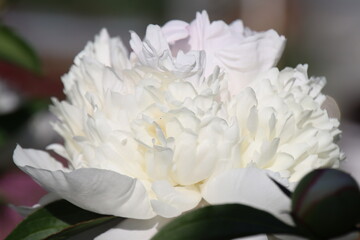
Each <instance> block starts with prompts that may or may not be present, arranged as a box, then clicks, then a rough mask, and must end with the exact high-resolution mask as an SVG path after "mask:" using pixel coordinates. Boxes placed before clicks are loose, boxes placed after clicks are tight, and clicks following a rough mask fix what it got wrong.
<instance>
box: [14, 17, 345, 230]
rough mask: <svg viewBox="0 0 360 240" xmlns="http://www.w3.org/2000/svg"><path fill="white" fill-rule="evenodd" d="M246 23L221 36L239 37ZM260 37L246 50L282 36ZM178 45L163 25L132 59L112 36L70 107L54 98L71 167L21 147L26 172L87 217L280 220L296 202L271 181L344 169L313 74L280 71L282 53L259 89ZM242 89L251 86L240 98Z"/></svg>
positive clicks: (103, 37)
mask: <svg viewBox="0 0 360 240" xmlns="http://www.w3.org/2000/svg"><path fill="white" fill-rule="evenodd" d="M200 16H202V18H205V17H206V16H207V15H206V13H203V14H202V15H198V18H199V17H200ZM196 22H201V21H200V20H199V19H197V20H196V21H195V23H196ZM205 22H206V21H205ZM195 23H194V24H195ZM239 24H240V23H239V22H237V23H235V24H233V25H231V26H230V27H228V26H226V25H224V24H223V23H221V22H220V23H215V24H214V23H213V24H212V25H210V26H223V30H224V31H225V33H226V32H227V33H228V34H229V33H232V34H233V35H234V36H238V35H240V32H241V31H240V30H234V29H236V27H235V26H238V25H239ZM169 25H170V26H171V24H170V23H169ZM169 25H168V26H169ZM195 25H196V24H195ZM165 29H166V28H165ZM190 29H191V27H190ZM210 30H211V29H210ZM238 31H239V32H238ZM190 32H191V31H190ZM210 32H212V30H211V31H210ZM225 33H224V34H225ZM191 34H192V35H190V36H191V37H190V40H191V39H193V40H191V41H190V42H191V43H192V42H193V41H195V40H196V39H195V35H193V33H192V32H191ZM249 34H250V33H248V34H245V35H246V36H248V35H249ZM251 34H253V35H252V36H257V33H251ZM251 34H250V35H251ZM180 35H181V34H180ZM205 35H206V34H205ZM260 35H261V37H249V38H250V40H247V41H249V44H250V45H252V44H255V45H259V44H260V43H258V42H257V41H260V42H263V41H264V42H269V41H270V42H271V41H272V40H271V39H272V38H273V36H274V33H273V32H270V37H269V36H268V34H263V33H262V34H260ZM169 36H173V37H169ZM174 36H178V35H176V34H175V35H171V34H170V35H169V34H164V28H160V27H159V26H156V25H149V26H148V28H147V31H146V36H145V39H144V40H143V41H142V40H141V39H140V38H139V37H138V36H137V35H136V34H135V33H131V40H130V45H131V48H132V52H131V54H130V57H128V53H127V51H126V49H125V47H124V46H123V44H122V42H121V40H120V39H119V38H110V37H109V35H108V33H107V32H106V30H102V31H101V33H100V34H99V35H98V36H97V37H96V38H95V41H94V42H90V43H88V44H87V46H86V47H85V49H84V50H83V51H82V52H81V53H80V54H79V55H78V56H77V57H76V58H75V61H74V65H73V66H72V68H71V69H70V72H69V73H68V74H67V75H65V76H64V77H63V78H62V81H63V83H64V93H65V94H66V96H67V99H66V100H64V101H61V102H60V101H58V100H57V99H53V106H52V107H51V110H52V112H53V113H54V114H55V115H56V116H57V117H58V119H59V121H58V122H56V123H54V129H55V130H56V131H57V132H58V133H59V134H60V135H61V136H62V137H63V138H64V144H63V145H60V144H53V145H50V146H49V147H48V149H49V150H53V151H55V152H56V153H57V154H59V155H61V156H62V157H64V158H66V159H67V160H68V162H69V163H68V166H67V167H65V166H63V165H62V164H60V163H59V162H57V161H56V160H54V159H53V158H52V157H51V156H50V155H49V154H48V153H46V152H43V151H39V150H33V149H22V148H21V147H20V146H18V147H17V148H16V150H15V153H14V161H15V163H16V164H17V165H18V166H19V167H20V168H21V169H22V170H23V171H25V172H27V173H28V174H30V175H31V176H32V177H33V178H34V179H35V180H36V181H37V182H38V183H39V184H41V185H42V186H43V187H44V188H45V189H47V190H48V191H50V192H54V193H56V194H57V195H59V196H61V197H62V198H64V199H66V200H68V201H70V202H72V203H74V204H75V205H77V206H79V207H82V208H84V209H87V210H90V211H94V212H97V213H102V214H111V215H116V216H121V217H126V218H132V219H151V218H154V217H155V219H158V218H162V217H163V218H173V217H176V216H178V215H180V214H181V213H183V212H185V211H188V210H191V209H193V208H195V207H197V206H198V205H199V203H200V202H201V201H202V200H205V201H207V202H208V203H210V204H217V203H226V202H242V203H246V204H249V205H252V206H256V207H260V208H262V209H270V211H271V212H274V213H275V214H276V213H277V214H279V212H280V211H281V210H283V209H286V206H287V205H288V204H289V202H288V200H287V199H285V198H284V197H283V196H282V194H281V192H280V190H279V189H277V187H276V186H275V185H274V184H273V183H272V182H271V180H270V179H269V178H268V177H267V174H270V175H272V176H273V177H275V178H277V179H278V180H280V181H282V182H284V183H288V181H290V182H296V181H298V180H299V179H300V178H301V177H302V176H303V175H304V174H306V173H307V172H308V171H310V170H312V169H314V168H318V167H324V166H326V167H337V166H338V165H339V161H340V159H341V158H342V154H341V152H340V151H339V147H338V146H337V145H336V144H335V143H334V139H336V138H337V136H338V135H339V130H338V125H339V122H338V120H337V119H333V118H330V117H329V116H328V114H327V112H326V110H323V109H322V108H321V105H322V103H323V102H324V100H325V96H324V95H323V94H322V93H321V89H322V87H323V86H324V84H325V80H324V79H323V78H310V79H309V78H308V76H307V73H306V71H307V67H306V66H302V65H299V66H298V67H297V68H295V69H292V68H286V69H284V70H282V71H279V70H278V69H277V68H271V66H272V64H274V62H276V59H277V58H278V57H277V54H278V52H279V49H280V48H277V49H278V50H275V51H274V52H277V54H273V55H272V56H273V57H271V58H272V60H271V61H269V62H267V61H265V62H267V63H266V64H265V62H262V61H259V62H257V61H255V63H252V64H251V65H252V66H253V67H252V68H251V69H252V70H251V71H250V72H254V75H252V76H253V77H252V78H251V81H247V80H242V79H240V80H239V81H237V80H235V79H234V78H233V75H232V74H230V72H231V71H232V70H231V71H230V70H229V68H228V67H229V65H228V64H225V65H222V64H218V66H215V64H217V63H214V62H212V63H211V61H210V60H209V59H211V58H212V57H211V56H212V54H213V56H215V55H216V54H215V53H214V52H212V50H209V49H208V48H207V47H205V48H202V49H200V50H198V49H196V47H193V46H192V49H187V50H186V51H182V50H181V49H180V50H179V51H174V46H176V41H175V40H178V39H182V38H175V37H174ZM181 36H183V35H181ZM234 36H232V37H229V39H231V41H235V39H234ZM276 36H277V35H276ZM178 37H179V36H178ZM277 37H278V36H277ZM220 38H221V36H220ZM244 38H245V39H247V37H244ZM268 38H269V39H270V40H269V39H268ZM174 39H175V40H174ZM221 39H222V38H221ZM240 39H241V38H240ZM281 39H282V38H280V40H281ZM210 40H211V39H210ZM210 40H209V41H210ZM169 41H172V42H174V43H170V44H169ZM207 41H208V39H207V40H205V42H207ZM211 41H212V40H211ZM281 41H282V40H281ZM195 42H196V41H195ZM199 42H201V41H199ZM254 42H256V43H254ZM174 44H175V45H174ZM245 45H246V46H247V44H245ZM260 45H261V46H262V44H260ZM194 46H195V45H194ZM229 46H230V45H229ZM237 46H238V45H235V47H234V48H235V49H236V51H240V50H239V49H242V48H239V49H237ZM213 49H216V48H213ZM259 49H260V50H259ZM261 49H262V48H256V47H254V48H252V47H251V48H246V47H244V48H243V51H244V53H243V52H241V53H242V54H240V55H239V56H240V57H241V58H242V56H248V55H249V56H258V55H259V54H260V55H262V54H263V51H265V50H261ZM219 51H220V52H221V50H219ZM253 51H255V52H256V53H254V52H253ZM265 52H266V51H265ZM214 54H215V55H214ZM265 55H266V54H265ZM266 56H268V55H266ZM264 58H267V57H264ZM219 59H221V58H219ZM259 59H262V58H259ZM241 61H245V60H244V59H241ZM270 62H271V64H268V63H270ZM239 69H240V70H239ZM239 69H235V70H234V71H235V72H236V73H242V70H241V68H239ZM245 72H246V71H245ZM242 81H245V82H246V84H245V85H246V86H245V85H244V83H245V82H242ZM236 83H238V84H239V86H240V85H241V87H239V88H238V89H237V90H236V91H235V92H230V91H229V87H230V88H231V86H232V84H236ZM237 91H238V92H237ZM224 93H225V94H224ZM226 93H228V94H226ZM260 187H261V188H262V190H263V191H258V189H259V188H260ZM264 196H265V198H264ZM264 199H265V200H264ZM141 221H144V220H141ZM145 222H147V221H145ZM152 226H153V225H152Z"/></svg>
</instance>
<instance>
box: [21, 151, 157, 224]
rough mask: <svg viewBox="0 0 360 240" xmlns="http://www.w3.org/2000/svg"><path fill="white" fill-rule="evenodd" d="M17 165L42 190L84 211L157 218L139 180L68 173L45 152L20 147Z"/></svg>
mask: <svg viewBox="0 0 360 240" xmlns="http://www.w3.org/2000/svg"><path fill="white" fill-rule="evenodd" d="M14 162H15V164H16V165H17V166H18V167H19V168H20V169H21V170H23V171H24V172H26V173H27V174H29V175H30V176H31V177H32V178H33V179H34V180H35V181H36V182H38V183H39V184H40V185H41V186H42V187H44V188H45V189H47V190H48V191H50V192H54V193H56V194H58V195H59V196H61V197H62V198H64V199H66V200H68V201H70V202H72V203H73V204H75V205H77V206H79V207H81V208H84V209H87V210H90V211H94V212H97V213H101V214H110V215H115V216H121V217H126V218H137V219H149V218H152V217H154V216H155V213H154V212H153V211H152V209H151V205H150V201H149V199H148V196H147V192H146V190H145V188H144V186H143V185H142V183H141V182H139V181H138V180H136V179H133V178H130V177H128V176H124V175H121V174H119V173H116V172H113V171H109V170H102V169H94V168H83V169H77V170H74V171H69V169H66V168H64V167H63V166H61V164H60V163H59V162H57V161H56V160H55V159H53V158H52V157H51V156H50V155H49V154H47V153H46V152H43V151H37V150H32V149H22V148H21V147H20V146H17V148H16V149H15V152H14Z"/></svg>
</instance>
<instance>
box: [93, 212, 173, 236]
mask: <svg viewBox="0 0 360 240" xmlns="http://www.w3.org/2000/svg"><path fill="white" fill-rule="evenodd" d="M171 220H173V219H168V218H162V217H155V218H152V219H149V220H138V219H126V220H124V221H122V222H121V223H120V224H118V225H117V226H116V227H114V228H112V229H110V230H108V231H107V232H105V233H103V234H101V235H99V236H98V237H96V238H95V240H109V239H129V240H130V239H136V240H149V239H150V238H151V237H152V236H154V235H155V234H156V233H157V232H158V231H159V229H160V228H161V227H162V226H164V225H165V224H166V223H168V222H170V221H171Z"/></svg>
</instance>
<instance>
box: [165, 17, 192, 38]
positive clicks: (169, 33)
mask: <svg viewBox="0 0 360 240" xmlns="http://www.w3.org/2000/svg"><path fill="white" fill-rule="evenodd" d="M188 26H189V24H188V23H186V22H184V21H180V20H172V21H169V22H167V23H166V24H165V25H164V26H163V27H162V28H161V30H162V32H163V34H164V35H165V38H166V40H167V41H168V42H169V43H171V44H174V43H175V42H176V41H178V40H181V39H184V38H187V37H188V36H189V32H188V30H187V29H186V28H187V27H188Z"/></svg>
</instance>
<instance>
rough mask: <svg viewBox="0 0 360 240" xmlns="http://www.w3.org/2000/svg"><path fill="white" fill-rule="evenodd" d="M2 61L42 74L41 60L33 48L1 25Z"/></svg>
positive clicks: (0, 44)
mask: <svg viewBox="0 0 360 240" xmlns="http://www.w3.org/2000/svg"><path fill="white" fill-rule="evenodd" d="M0 59H3V60H6V61H8V62H11V63H14V64H17V65H19V66H21V67H23V68H26V69H28V70H31V71H33V72H35V73H40V72H41V67H40V60H39V58H38V57H37V55H36V54H35V52H34V51H33V50H32V48H31V47H30V46H29V45H28V44H27V43H26V42H25V41H24V40H22V39H21V38H20V37H19V36H18V35H17V34H15V33H14V32H13V31H12V30H11V29H10V28H8V27H6V26H4V25H2V24H1V23H0Z"/></svg>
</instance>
